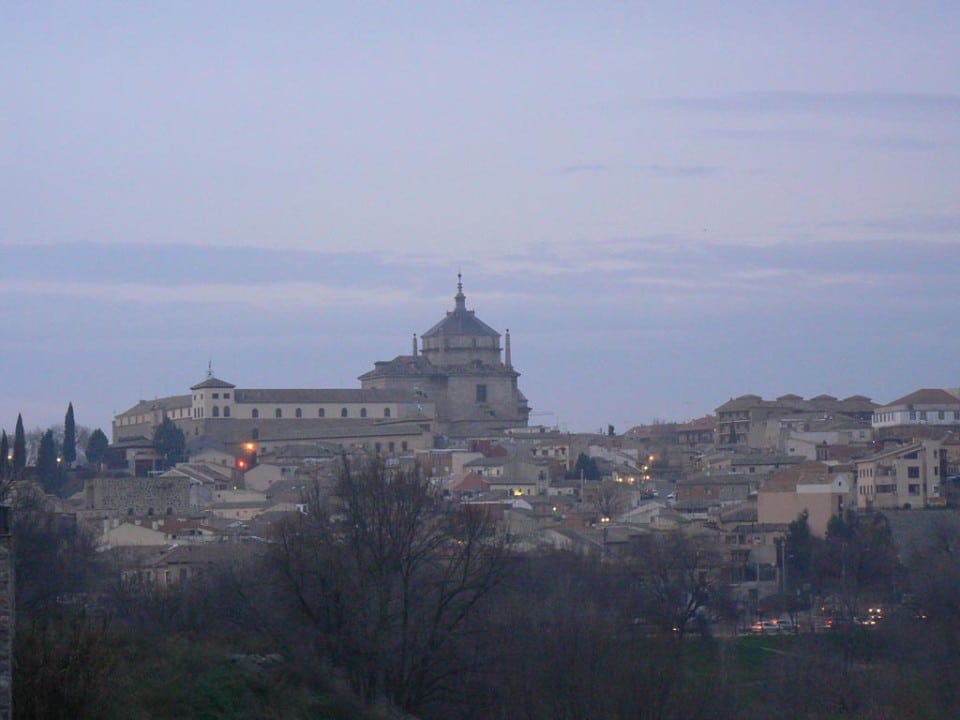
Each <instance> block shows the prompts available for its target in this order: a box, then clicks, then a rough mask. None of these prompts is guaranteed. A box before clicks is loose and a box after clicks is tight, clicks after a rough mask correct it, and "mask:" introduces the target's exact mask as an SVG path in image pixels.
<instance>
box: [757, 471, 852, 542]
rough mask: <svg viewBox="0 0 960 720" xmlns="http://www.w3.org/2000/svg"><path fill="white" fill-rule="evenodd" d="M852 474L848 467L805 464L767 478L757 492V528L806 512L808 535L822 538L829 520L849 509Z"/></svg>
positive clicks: (796, 516) (793, 518) (785, 520)
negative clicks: (758, 524) (809, 533)
mask: <svg viewBox="0 0 960 720" xmlns="http://www.w3.org/2000/svg"><path fill="white" fill-rule="evenodd" d="M853 487H854V483H853V472H852V469H851V468H850V467H848V466H830V465H827V464H825V463H822V462H816V461H808V462H804V463H800V464H799V465H794V466H792V467H788V468H783V469H781V470H779V471H777V472H775V473H773V474H771V475H770V476H768V477H767V478H766V479H765V480H764V481H763V484H762V485H760V489H759V491H758V492H757V520H758V522H759V523H760V524H761V525H775V524H782V525H786V524H789V523H791V522H793V521H794V520H796V519H797V518H798V517H799V516H800V514H801V513H807V524H808V526H809V527H810V532H811V533H812V534H814V535H816V536H818V537H825V536H826V534H827V526H828V525H829V523H830V519H831V518H833V517H842V516H843V513H844V511H845V510H846V509H847V508H848V507H851V506H852V501H853V492H854V490H853Z"/></svg>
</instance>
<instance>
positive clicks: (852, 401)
mask: <svg viewBox="0 0 960 720" xmlns="http://www.w3.org/2000/svg"><path fill="white" fill-rule="evenodd" d="M875 407H876V404H875V403H873V402H872V401H871V400H870V398H866V397H863V396H862V395H853V396H851V397H848V398H845V399H843V400H840V399H838V398H835V397H833V396H832V395H817V396H816V397H813V398H810V399H809V400H804V399H803V398H802V397H801V396H799V395H793V394H788V395H781V396H780V397H778V398H777V399H776V400H764V399H763V398H761V397H760V396H759V395H741V396H740V397H737V398H731V399H730V400H729V401H727V402H726V403H724V404H723V405H721V406H720V407H718V408H717V409H716V413H717V430H716V444H717V445H718V446H721V447H749V448H756V449H773V448H776V447H777V445H778V443H779V439H780V421H781V420H782V419H783V418H788V417H791V418H800V417H803V416H808V417H825V416H832V417H839V416H843V417H846V418H850V419H857V420H865V419H868V418H869V417H870V415H871V413H872V411H873V409H874V408H875Z"/></svg>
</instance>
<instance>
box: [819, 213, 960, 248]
mask: <svg viewBox="0 0 960 720" xmlns="http://www.w3.org/2000/svg"><path fill="white" fill-rule="evenodd" d="M820 227H824V228H841V229H853V230H858V231H869V232H882V233H888V234H890V233H894V234H900V235H903V234H907V235H913V234H924V235H947V236H949V237H948V238H947V240H948V241H950V242H951V243H952V242H955V241H956V237H957V235H958V234H960V215H950V214H947V215H902V216H900V217H890V218H865V219H862V220H840V221H836V222H829V223H821V225H820Z"/></svg>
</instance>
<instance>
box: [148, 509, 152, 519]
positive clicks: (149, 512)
mask: <svg viewBox="0 0 960 720" xmlns="http://www.w3.org/2000/svg"><path fill="white" fill-rule="evenodd" d="M147 515H148V516H149V517H153V508H148V509H147Z"/></svg>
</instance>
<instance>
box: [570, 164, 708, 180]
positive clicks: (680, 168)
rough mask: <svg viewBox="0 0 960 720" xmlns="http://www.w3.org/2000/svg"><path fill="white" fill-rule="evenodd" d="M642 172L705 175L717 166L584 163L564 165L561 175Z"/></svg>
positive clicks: (664, 176)
mask: <svg viewBox="0 0 960 720" xmlns="http://www.w3.org/2000/svg"><path fill="white" fill-rule="evenodd" d="M616 171H619V172H641V173H646V174H650V175H654V176H657V177H662V178H686V177H704V176H707V175H713V174H714V173H715V172H716V168H713V167H710V166H708V165H661V164H660V163H651V164H648V165H642V164H641V165H630V164H624V165H609V164H606V163H582V164H579V165H567V166H565V167H562V168H561V169H560V171H559V173H558V174H560V175H602V174H607V173H611V172H616Z"/></svg>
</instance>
